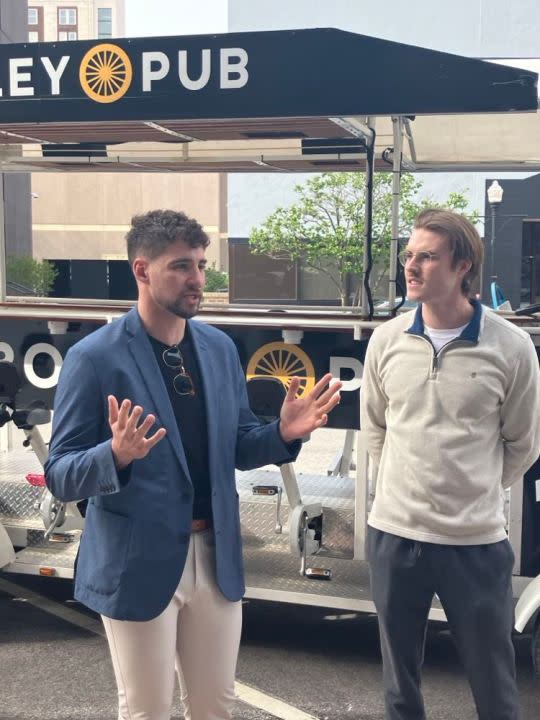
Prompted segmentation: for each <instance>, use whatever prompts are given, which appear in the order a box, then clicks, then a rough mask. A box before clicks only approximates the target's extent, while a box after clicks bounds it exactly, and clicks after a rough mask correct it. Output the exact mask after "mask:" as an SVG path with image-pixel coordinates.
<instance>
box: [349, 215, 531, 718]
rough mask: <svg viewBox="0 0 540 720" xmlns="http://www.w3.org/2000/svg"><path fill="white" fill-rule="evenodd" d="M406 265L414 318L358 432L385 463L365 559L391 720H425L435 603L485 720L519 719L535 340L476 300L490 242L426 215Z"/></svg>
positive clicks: (396, 324)
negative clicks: (509, 496)
mask: <svg viewBox="0 0 540 720" xmlns="http://www.w3.org/2000/svg"><path fill="white" fill-rule="evenodd" d="M400 259H401V261H402V263H403V265H404V268H405V279H406V282H407V294H408V297H409V299H410V300H413V301H416V302H418V303H419V305H418V307H417V309H416V310H415V311H412V312H410V313H407V314H404V315H402V316H399V317H397V318H395V319H393V320H390V321H389V322H388V323H386V324H385V325H383V326H382V327H380V328H378V329H377V330H376V331H375V332H374V333H373V336H372V338H371V340H370V342H369V345H368V350H367V355H366V363H365V369H364V375H363V380H362V392H361V427H362V431H363V432H364V433H365V434H366V437H367V442H368V448H369V452H370V454H371V456H372V458H373V459H374V460H375V462H376V463H377V464H378V466H379V468H378V476H377V486H376V492H375V500H374V503H373V508H372V511H371V513H370V517H369V528H368V539H367V552H368V560H369V563H370V571H371V585H372V594H373V599H374V602H375V605H376V608H377V612H378V616H379V629H380V638H381V650H382V656H383V680H384V692H385V704H386V718H387V720H413V718H414V720H424V719H425V717H426V715H425V711H424V703H423V699H422V695H421V692H420V672H421V666H422V662H423V655H424V643H425V635H426V626H427V618H428V613H429V610H430V607H431V603H432V600H433V598H434V596H435V594H437V595H438V598H439V600H440V602H441V604H442V606H443V608H444V611H445V613H446V617H447V619H448V623H449V627H450V630H451V633H452V635H453V639H454V641H455V643H456V646H457V648H458V651H459V654H460V656H461V659H462V661H463V664H464V666H465V670H466V673H467V676H468V679H469V682H470V685H471V688H472V692H473V696H474V700H475V703H476V708H477V712H478V717H479V718H480V720H517V719H518V717H519V709H518V695H517V688H516V678H515V663H514V650H513V646H512V638H511V634H512V626H513V611H514V605H513V597H512V568H513V565H514V555H513V552H512V548H511V546H510V544H509V542H508V538H507V535H506V530H505V527H506V523H505V517H504V490H505V489H506V488H508V487H509V486H510V485H511V484H512V483H514V482H517V481H521V479H522V476H523V474H524V473H525V471H526V470H527V469H528V467H529V466H530V465H532V463H533V462H534V461H535V460H536V458H537V456H538V453H539V452H540V422H539V419H540V401H539V369H538V359H537V356H536V352H535V348H534V345H533V343H532V342H531V338H530V336H529V335H528V334H527V333H525V332H524V331H523V330H521V329H519V328H518V327H516V326H515V325H512V324H510V323H509V322H508V321H506V320H504V319H502V318H501V317H499V316H498V315H496V314H495V313H494V312H493V311H491V310H489V309H488V308H485V307H483V306H481V305H480V303H479V302H478V301H477V300H475V299H471V297H470V293H471V288H472V285H473V283H474V281H475V280H476V278H477V277H478V274H479V270H480V267H481V263H482V242H481V240H480V237H479V236H478V233H477V232H476V230H475V228H474V226H473V225H472V224H471V223H470V222H469V221H468V220H466V219H465V218H464V217H462V216H461V215H458V214H456V213H452V212H448V211H445V210H439V209H428V210H425V211H423V212H422V213H420V215H419V216H418V217H417V219H416V221H415V224H414V229H413V231H412V233H411V237H410V239H409V242H408V244H407V247H406V248H405V250H404V251H403V252H402V253H401V255H400Z"/></svg>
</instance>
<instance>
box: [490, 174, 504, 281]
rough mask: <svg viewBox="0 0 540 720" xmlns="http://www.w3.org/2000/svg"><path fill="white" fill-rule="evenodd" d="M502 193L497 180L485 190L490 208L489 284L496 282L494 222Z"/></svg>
mask: <svg viewBox="0 0 540 720" xmlns="http://www.w3.org/2000/svg"><path fill="white" fill-rule="evenodd" d="M503 192H504V190H503V189H502V187H501V186H500V185H499V181H498V180H494V181H493V182H492V183H491V185H490V186H489V187H488V189H487V197H488V203H489V206H490V208H491V237H490V247H489V250H490V252H489V255H490V260H489V267H490V272H491V282H495V281H496V280H497V275H496V273H495V220H496V217H497V211H498V210H499V207H500V204H501V203H502V199H503Z"/></svg>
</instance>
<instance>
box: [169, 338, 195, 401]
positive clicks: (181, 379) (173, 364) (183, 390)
mask: <svg viewBox="0 0 540 720" xmlns="http://www.w3.org/2000/svg"><path fill="white" fill-rule="evenodd" d="M162 357H163V362H164V363H165V365H166V366H167V367H169V368H171V369H173V370H178V375H175V376H174V378H173V388H174V391H175V393H176V394H177V395H187V396H190V397H193V396H194V395H195V385H194V384H193V380H192V379H191V375H190V374H189V373H188V371H187V370H186V369H185V367H184V357H183V355H182V353H181V352H180V348H179V347H178V345H173V346H172V347H170V348H167V349H166V350H164V351H163V356H162Z"/></svg>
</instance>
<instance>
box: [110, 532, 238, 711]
mask: <svg viewBox="0 0 540 720" xmlns="http://www.w3.org/2000/svg"><path fill="white" fill-rule="evenodd" d="M102 620H103V624H104V626H105V632H106V634H107V640H108V642H109V649H110V651H111V657H112V662H113V666H114V672H115V675H116V683H117V685H118V701H119V711H118V720H169V719H170V716H171V707H172V702H173V692H174V682H175V667H176V670H177V672H178V677H179V681H180V687H181V693H182V700H183V702H184V706H185V718H186V720H229V719H230V717H231V711H232V706H233V702H234V676H235V671H236V660H237V656H238V647H239V643H240V632H241V626H242V604H241V602H229V601H228V600H226V599H225V598H224V597H223V595H222V594H221V593H220V591H219V590H218V588H217V585H216V580H215V548H214V538H213V533H212V531H211V530H209V531H206V532H200V533H194V534H192V535H191V540H190V543H189V550H188V555H187V560H186V566H185V569H184V572H183V574H182V578H181V580H180V585H179V586H178V588H177V590H176V592H175V594H174V596H173V598H172V600H171V602H170V603H169V605H168V607H167V608H166V609H165V610H164V611H163V612H162V613H161V615H158V617H156V618H154V619H153V620H149V621H146V622H132V621H127V620H111V619H110V618H107V617H104V616H102Z"/></svg>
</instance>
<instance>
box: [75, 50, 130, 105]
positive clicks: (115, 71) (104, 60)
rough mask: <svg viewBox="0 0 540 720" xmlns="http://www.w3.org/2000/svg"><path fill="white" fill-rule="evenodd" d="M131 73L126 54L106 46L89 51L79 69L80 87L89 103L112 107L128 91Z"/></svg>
mask: <svg viewBox="0 0 540 720" xmlns="http://www.w3.org/2000/svg"><path fill="white" fill-rule="evenodd" d="M132 77H133V70H132V67H131V61H130V59H129V57H128V56H127V54H126V53H125V52H124V51H123V50H122V48H120V47H118V45H111V44H110V43H103V44H102V45H96V46H95V47H93V48H91V49H90V50H89V51H88V52H87V53H86V55H85V56H84V57H83V59H82V62H81V67H80V69H79V79H80V81H81V87H82V89H83V90H84V92H85V93H86V94H87V95H88V97H89V98H90V99H91V100H95V101H96V102H100V103H112V102H115V101H116V100H119V99H120V98H121V97H122V96H123V95H125V94H126V92H127V91H128V89H129V86H130V85H131V79H132Z"/></svg>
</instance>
